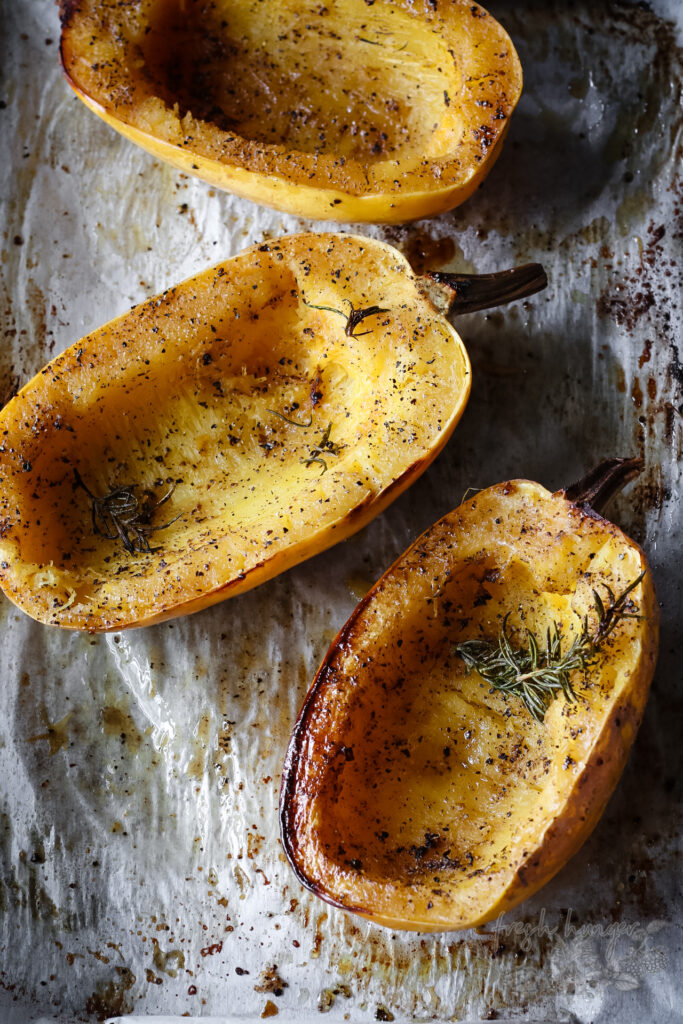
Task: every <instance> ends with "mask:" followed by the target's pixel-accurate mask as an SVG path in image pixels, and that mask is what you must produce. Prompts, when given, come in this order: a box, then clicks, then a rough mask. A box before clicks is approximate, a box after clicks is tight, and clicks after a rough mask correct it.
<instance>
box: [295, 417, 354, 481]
mask: <svg viewBox="0 0 683 1024" xmlns="http://www.w3.org/2000/svg"><path fill="white" fill-rule="evenodd" d="M331 432H332V423H331V422H330V423H328V424H327V426H326V427H325V429H324V430H323V433H322V437H321V438H320V441H319V443H318V444H315V445H313V447H312V448H311V450H310V451H309V453H308V455H307V457H306V458H305V459H301V462H302V463H303V464H304V466H312V465H313V463H317V464H318V465H319V466H322V469H321V470H320V475H321V476H322V475H323V473H326V472H327V462H326V461H325V459H326V457H327V456H328V455H339V453H340V451H341V450H342V448H344V447H345V446H344V445H343V444H337V443H336V441H332V440H331V439H330V433H331Z"/></svg>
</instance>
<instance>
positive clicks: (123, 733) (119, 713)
mask: <svg viewBox="0 0 683 1024" xmlns="http://www.w3.org/2000/svg"><path fill="white" fill-rule="evenodd" d="M101 722H102V730H103V732H104V734H105V736H117V737H118V738H119V740H120V741H121V743H122V744H125V746H126V747H127V748H128V750H129V751H130V752H131V754H137V752H138V751H139V749H140V747H141V745H142V741H143V739H144V737H143V734H142V733H141V732H140V731H139V729H138V727H137V726H136V724H135V722H134V721H133V718H132V717H131V715H130V713H129V712H128V710H125V709H123V708H121V707H117V706H115V705H109V706H108V707H104V708H102V711H101Z"/></svg>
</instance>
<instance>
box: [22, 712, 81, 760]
mask: <svg viewBox="0 0 683 1024" xmlns="http://www.w3.org/2000/svg"><path fill="white" fill-rule="evenodd" d="M72 714H73V711H68V712H67V713H66V714H65V715H64V718H60V720H59V721H58V722H50V721H49V719H48V717H47V711H46V709H45V707H43V708H41V717H42V719H43V722H44V724H45V726H46V731H45V732H41V733H39V734H38V735H37V736H29V737H28V738H27V742H28V743H37V742H38V741H39V740H47V742H48V743H49V746H50V749H49V756H50V757H54V755H55V754H57V753H59V751H60V750H62V749H65V748H66V747H68V746H69V733H68V729H67V726H68V723H69V719H70V718H71V716H72Z"/></svg>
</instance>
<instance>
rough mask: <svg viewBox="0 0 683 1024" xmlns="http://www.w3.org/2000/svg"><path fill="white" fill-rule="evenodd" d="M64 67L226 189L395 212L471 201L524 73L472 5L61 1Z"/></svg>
mask: <svg viewBox="0 0 683 1024" xmlns="http://www.w3.org/2000/svg"><path fill="white" fill-rule="evenodd" d="M61 6H62V24H63V29H62V40H61V57H62V64H63V67H64V70H65V73H66V75H67V78H68V80H69V82H70V84H71V86H72V87H73V88H74V90H75V91H76V93H77V94H78V95H79V96H80V97H81V99H83V101H84V102H85V103H86V104H87V105H88V106H89V107H90V108H91V109H92V110H94V111H95V113H97V114H99V115H100V117H102V118H103V119H104V120H105V121H107V122H108V123H109V124H110V125H112V126H113V127H114V128H116V129H117V131H120V132H121V133H123V134H124V135H126V136H127V137H128V138H130V139H132V140H133V141H134V142H136V143H138V144H139V145H141V146H143V147H144V148H145V149H147V150H149V151H150V152H151V153H153V154H154V155H155V156H157V157H159V158H160V159H162V160H166V161H168V162H170V163H172V164H175V165H176V166H177V167H180V168H181V169H182V170H184V171H187V172H188V173H191V174H196V175H198V176H199V177H202V178H204V179H205V180H206V181H209V182H211V183H212V184H213V185H216V186H217V187H219V188H223V189H226V190H228V191H231V192H235V193H237V194H238V195H242V196H245V197H246V198H248V199H252V200H254V201H256V202H260V203H264V204H266V205H270V206H275V207H276V208H278V209H281V210H285V211H288V212H290V213H295V214H299V215H301V216H306V217H317V218H334V219H337V220H345V221H361V220H362V221H387V222H398V221H405V220H411V219H413V218H416V217H424V216H429V215H432V214H435V213H439V212H441V211H443V210H447V209H450V208H452V207H453V206H456V205H457V204H458V203H460V202H462V201H463V200H464V199H466V198H467V197H468V196H469V195H470V194H471V193H472V192H473V191H474V189H475V188H476V187H477V185H478V184H479V182H480V181H481V180H482V179H483V178H484V177H485V175H486V174H487V173H488V171H489V170H490V168H491V166H492V165H493V162H494V160H495V158H496V156H497V154H498V151H499V147H500V143H501V141H502V138H503V136H504V134H505V131H506V129H507V125H508V119H509V117H510V114H511V113H512V111H513V109H514V107H515V105H516V103H517V100H518V98H519V94H520V91H521V85H522V76H521V69H520V65H519V60H518V58H517V54H516V53H515V50H514V47H513V45H512V43H511V41H510V39H509V38H508V36H507V34H506V33H505V31H504V30H503V28H502V27H501V26H500V25H499V24H498V23H497V22H496V21H495V19H493V18H492V17H491V16H490V15H489V14H487V12H486V11H485V10H484V9H483V8H482V7H480V6H478V5H477V4H472V3H470V2H465V0H433V2H430V0H419V2H417V3H413V2H412V0H399V2H389V0H376V2H374V3H371V4H370V3H367V2H366V0H332V2H331V3H328V4H325V5H320V4H307V3H300V2H299V0H296V2H295V0H275V2H272V3H268V4H267V5H266V4H264V3H263V2H261V0H248V2H238V0H215V2H212V3H205V2H200V0H126V2H125V3H124V2H122V0H62V5H61Z"/></svg>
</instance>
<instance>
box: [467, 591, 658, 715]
mask: <svg viewBox="0 0 683 1024" xmlns="http://www.w3.org/2000/svg"><path fill="white" fill-rule="evenodd" d="M644 576H645V572H642V573H641V574H640V576H638V578H637V579H635V580H633V582H632V583H630V584H629V586H628V587H626V589H625V590H624V591H622V593H621V594H619V596H618V597H616V596H615V595H614V593H613V591H612V590H611V589H610V588H609V587H608V586H605V590H606V591H607V599H606V600H605V599H603V598H601V597H600V594H599V593H598V592H597V590H593V606H594V609H595V614H596V616H597V623H596V625H595V626H594V627H593V628H592V629H590V628H589V624H588V616H586V617H585V618H584V620H583V625H582V628H581V632H580V633H579V634H578V636H576V637H575V638H574V640H573V641H572V643H571V644H570V646H569V647H568V648H567V649H566V650H563V643H564V637H563V636H562V633H561V629H560V626H559V624H558V623H557V622H553V624H552V626H551V627H550V628H549V629H548V630H547V633H546V640H545V648H544V649H542V647H541V644H540V643H539V641H538V639H537V637H536V636H535V635H534V634H533V633H532V632H531V630H527V640H526V647H521V646H516V645H514V644H513V643H512V640H511V638H510V634H509V633H508V628H507V623H508V619H509V617H510V613H509V612H508V614H507V615H506V616H505V618H504V619H503V624H502V627H501V630H500V633H499V635H498V637H497V638H496V639H495V640H487V639H483V638H482V639H474V640H465V641H463V642H462V643H459V644H455V645H454V647H453V653H454V654H456V655H458V657H460V658H462V660H463V661H464V662H465V666H466V668H467V671H468V672H470V671H472V670H474V671H475V672H478V673H479V675H480V676H481V677H482V679H485V680H486V682H487V683H489V684H490V686H491V689H492V690H497V691H498V692H499V693H502V694H503V695H504V696H505V697H508V696H512V697H517V698H519V700H521V701H522V703H523V704H524V706H525V708H526V709H527V711H528V712H529V714H530V715H531V717H532V718H534V719H535V720H536V721H537V722H542V721H543V719H544V717H545V713H546V711H547V710H548V708H549V707H550V705H551V703H552V702H553V700H554V699H555V698H556V697H558V696H559V695H560V693H561V694H562V695H563V696H564V698H565V700H567V701H568V702H569V703H573V702H574V701H575V700H576V692H575V690H574V686H573V683H572V678H571V676H572V673H574V672H577V671H579V670H581V671H582V672H583V673H584V676H585V673H586V669H587V667H588V665H589V664H590V663H591V662H592V661H593V660H594V659H595V658H596V657H597V655H599V654H600V652H601V648H602V646H603V644H604V643H605V641H606V640H607V638H608V637H609V636H610V635H611V634H612V633H613V632H614V630H615V629H616V627H617V626H618V624H619V623H620V622H621V621H622V620H623V619H640V618H642V616H641V615H639V614H638V612H637V606H636V605H635V604H634V603H633V600H632V598H631V596H630V595H631V593H632V592H633V590H635V588H636V587H637V586H638V584H639V583H640V582H641V580H642V579H643V577H644Z"/></svg>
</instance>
